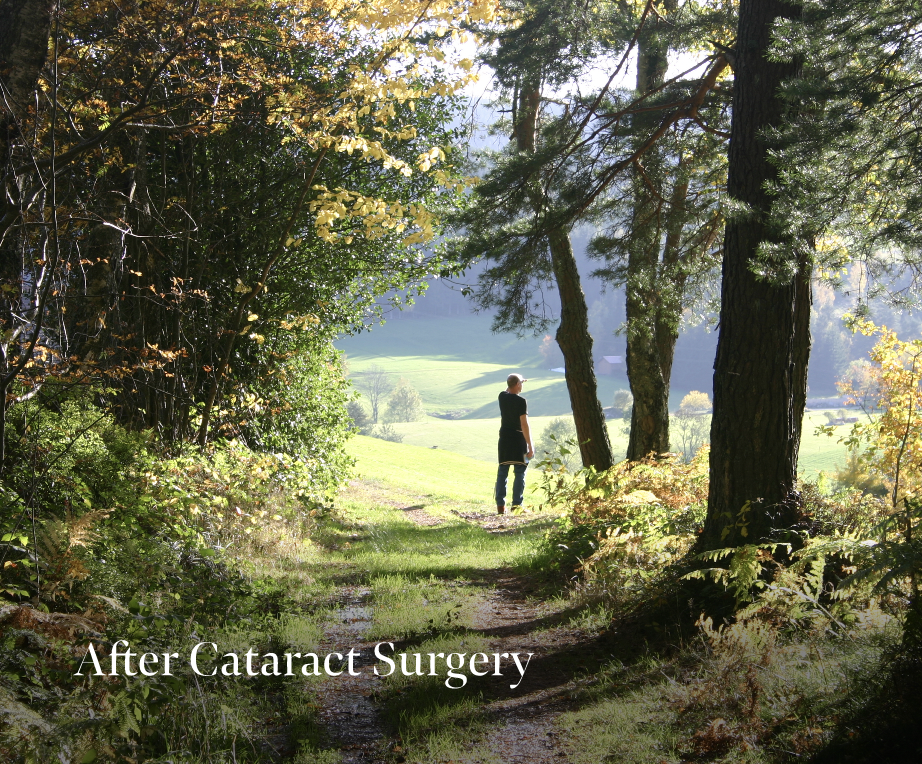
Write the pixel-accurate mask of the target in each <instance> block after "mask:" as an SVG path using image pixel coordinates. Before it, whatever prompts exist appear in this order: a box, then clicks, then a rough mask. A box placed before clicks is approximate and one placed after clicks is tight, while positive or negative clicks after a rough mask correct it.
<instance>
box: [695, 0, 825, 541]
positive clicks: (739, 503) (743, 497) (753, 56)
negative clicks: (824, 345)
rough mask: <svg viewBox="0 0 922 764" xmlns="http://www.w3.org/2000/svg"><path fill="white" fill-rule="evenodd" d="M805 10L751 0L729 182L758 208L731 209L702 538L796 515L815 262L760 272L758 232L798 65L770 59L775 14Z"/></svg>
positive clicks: (763, 228) (780, 525)
mask: <svg viewBox="0 0 922 764" xmlns="http://www.w3.org/2000/svg"><path fill="white" fill-rule="evenodd" d="M799 12H800V8H799V6H798V5H795V4H792V3H786V2H781V1H780V0H742V2H741V3H740V18H739V32H738V37H737V40H738V42H737V63H736V73H735V82H734V92H733V118H732V125H731V138H730V151H729V177H728V181H727V191H728V194H729V195H730V197H731V198H732V199H733V200H734V201H736V202H737V203H742V204H745V205H747V206H748V207H749V209H750V212H748V213H747V214H745V215H742V214H739V215H734V216H733V217H731V218H730V219H729V220H728V222H727V227H726V231H725V236H724V255H723V282H722V287H721V310H720V334H719V337H718V344H717V359H716V361H715V363H714V415H713V419H712V423H711V457H710V492H709V496H708V514H707V520H706V523H705V528H704V536H703V538H702V544H703V545H704V546H706V547H711V548H714V547H724V546H733V545H739V544H745V543H753V542H758V541H760V540H764V539H766V538H768V537H772V536H773V535H774V532H775V530H777V529H785V528H790V527H791V525H792V524H793V522H794V521H795V520H796V515H797V512H798V504H799V496H798V494H797V491H796V477H797V454H798V449H799V446H800V432H801V423H802V419H803V412H804V405H805V402H806V383H807V359H808V356H809V352H810V300H811V296H810V269H809V265H808V263H807V262H806V261H805V259H804V258H801V259H800V261H799V262H798V263H797V265H798V271H797V275H796V277H795V278H794V279H793V280H792V281H791V283H788V284H778V283H772V282H770V281H768V280H765V279H761V280H760V279H757V278H756V276H755V275H754V274H753V272H752V269H751V264H752V262H753V260H754V259H755V257H756V253H757V250H758V247H759V245H760V243H761V242H765V241H773V240H774V241H777V236H775V237H774V239H773V234H772V231H771V228H770V221H769V212H770V207H771V196H770V194H769V192H768V191H767V190H766V184H767V183H768V182H769V181H771V180H772V179H773V178H774V177H775V171H774V168H773V167H772V165H771V164H770V162H769V157H768V152H767V149H766V146H765V143H764V142H763V140H762V138H761V136H762V135H763V133H764V131H765V130H766V128H768V127H770V126H773V125H778V124H779V123H780V122H781V120H782V118H783V116H784V112H785V103H784V102H783V101H782V99H781V97H780V95H779V87H780V85H781V83H782V81H783V80H785V79H786V78H789V77H791V76H792V75H794V74H795V73H796V72H797V65H796V64H793V63H777V62H772V61H769V60H768V58H767V56H766V52H767V49H768V46H769V43H770V36H771V27H772V23H773V22H774V21H775V20H776V19H779V18H792V17H795V16H797V15H798V14H799Z"/></svg>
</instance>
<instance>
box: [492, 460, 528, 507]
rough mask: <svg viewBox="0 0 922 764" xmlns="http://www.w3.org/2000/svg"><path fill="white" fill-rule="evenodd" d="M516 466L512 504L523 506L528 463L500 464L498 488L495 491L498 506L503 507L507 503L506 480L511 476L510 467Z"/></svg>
mask: <svg viewBox="0 0 922 764" xmlns="http://www.w3.org/2000/svg"><path fill="white" fill-rule="evenodd" d="M510 467H515V478H514V479H513V481H512V506H514V507H521V506H522V502H523V501H525V470H527V469H528V465H527V464H500V465H499V470H498V471H497V473H496V490H495V491H494V492H493V493H494V495H495V496H496V506H497V507H502V506H505V504H506V481H507V479H508V478H509V468H510Z"/></svg>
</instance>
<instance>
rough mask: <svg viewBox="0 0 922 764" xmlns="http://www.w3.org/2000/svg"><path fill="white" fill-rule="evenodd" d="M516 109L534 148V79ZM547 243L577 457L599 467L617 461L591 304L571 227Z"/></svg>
mask: <svg viewBox="0 0 922 764" xmlns="http://www.w3.org/2000/svg"><path fill="white" fill-rule="evenodd" d="M517 101H518V111H517V114H516V123H515V126H514V130H513V138H514V140H515V141H516V147H517V148H518V150H519V151H523V152H532V151H534V150H535V146H536V145H537V143H536V132H537V125H538V109H539V107H540V105H541V90H540V85H539V84H538V83H537V82H527V83H526V84H525V85H524V86H523V87H522V88H521V91H520V93H519V96H518V99H517ZM532 203H533V204H534V206H535V209H536V210H538V211H542V210H544V209H545V208H546V206H547V199H546V198H545V196H544V194H543V193H542V191H541V190H540V189H538V190H535V192H534V194H533V199H532ZM548 246H549V248H550V252H551V264H552V266H553V269H554V279H555V280H556V282H557V290H558V293H559V294H560V326H558V327H557V336H556V338H557V344H558V345H559V346H560V351H561V352H562V353H563V358H564V369H565V371H566V379H567V391H568V392H569V394H570V407H571V408H572V409H573V423H574V424H575V425H576V437H577V439H578V440H579V443H580V446H579V450H580V456H581V457H582V460H583V466H584V467H590V466H591V467H594V468H595V469H597V470H599V471H602V470H607V469H608V468H609V467H611V466H612V465H613V464H614V462H615V460H614V457H613V456H612V452H611V442H610V441H609V439H608V425H607V424H606V422H605V412H604V411H603V410H602V404H601V403H599V393H598V385H597V382H596V377H595V367H594V365H593V362H592V335H591V334H589V309H588V307H587V306H586V295H585V293H584V292H583V288H582V286H581V284H580V280H579V270H578V269H577V267H576V257H575V256H574V254H573V245H572V243H571V242H570V234H569V232H568V231H567V230H566V229H564V228H561V227H557V228H552V229H551V230H550V231H548Z"/></svg>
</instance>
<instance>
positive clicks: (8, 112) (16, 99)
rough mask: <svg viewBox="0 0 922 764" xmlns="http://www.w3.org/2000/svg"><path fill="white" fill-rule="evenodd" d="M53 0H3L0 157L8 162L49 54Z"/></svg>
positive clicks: (0, 17) (0, 9) (0, 15)
mask: <svg viewBox="0 0 922 764" xmlns="http://www.w3.org/2000/svg"><path fill="white" fill-rule="evenodd" d="M53 7H54V3H53V2H51V1H50V0H0V80H2V81H3V91H4V92H3V94H4V97H3V98H0V161H3V162H6V159H7V151H8V150H9V145H10V138H11V137H12V136H11V133H12V132H13V131H14V130H15V121H16V118H17V116H18V115H19V114H21V113H22V111H23V110H24V108H25V107H26V105H27V104H29V103H31V102H32V93H33V91H34V90H35V83H36V81H37V80H38V73H39V72H40V71H41V69H42V66H44V64H45V59H46V58H47V57H48V38H49V35H50V33H51V11H52V8H53Z"/></svg>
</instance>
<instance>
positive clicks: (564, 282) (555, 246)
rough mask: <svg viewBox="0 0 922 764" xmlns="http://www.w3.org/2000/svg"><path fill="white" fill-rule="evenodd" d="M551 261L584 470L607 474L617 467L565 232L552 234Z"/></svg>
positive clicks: (559, 337)
mask: <svg viewBox="0 0 922 764" xmlns="http://www.w3.org/2000/svg"><path fill="white" fill-rule="evenodd" d="M549 239H550V242H549V243H550V249H551V261H552V263H553V267H554V278H555V279H556V281H557V290H558V292H559V294H560V326H558V327H557V344H558V345H559V346H560V350H561V352H562V353H563V357H564V369H565V372H566V378H567V391H568V392H569V393H570V406H571V407H572V409H573V422H574V424H575V425H576V437H577V439H578V440H579V452H580V456H581V457H582V459H583V466H584V467H590V466H592V467H595V468H596V469H597V470H600V471H601V470H607V469H608V468H609V467H611V466H612V464H614V458H613V457H612V452H611V442H610V441H609V439H608V425H607V424H606V423H605V412H604V411H603V410H602V404H601V403H599V394H598V385H597V383H596V378H595V367H594V366H593V363H592V335H591V334H589V309H588V308H587V307H586V295H585V294H584V293H583V289H582V287H581V286H580V281H579V271H578V270H577V268H576V258H575V257H574V255H573V246H572V244H571V243H570V236H569V235H568V234H567V232H566V231H562V230H560V229H554V230H552V231H551V232H550V235H549Z"/></svg>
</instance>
